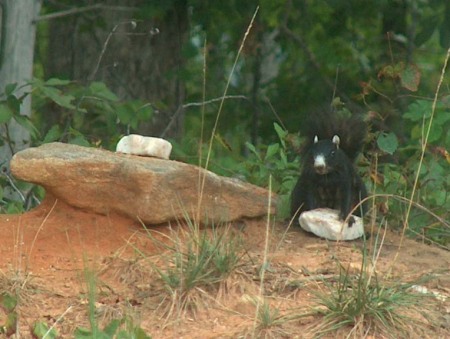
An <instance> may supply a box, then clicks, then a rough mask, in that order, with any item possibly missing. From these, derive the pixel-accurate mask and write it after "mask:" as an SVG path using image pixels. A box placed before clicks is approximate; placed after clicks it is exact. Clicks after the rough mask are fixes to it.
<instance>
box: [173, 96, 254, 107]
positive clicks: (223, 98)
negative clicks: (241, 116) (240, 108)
mask: <svg viewBox="0 0 450 339" xmlns="http://www.w3.org/2000/svg"><path fill="white" fill-rule="evenodd" d="M227 99H243V100H248V98H247V97H246V96H245V95H225V96H222V97H218V98H214V99H210V100H207V101H203V102H191V103H187V104H184V105H183V106H182V107H183V108H188V107H195V106H204V105H209V104H213V103H215V102H219V101H222V100H227Z"/></svg>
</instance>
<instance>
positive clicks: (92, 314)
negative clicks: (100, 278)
mask: <svg viewBox="0 0 450 339" xmlns="http://www.w3.org/2000/svg"><path fill="white" fill-rule="evenodd" d="M84 275H85V280H86V287H87V295H88V307H89V308H88V316H89V325H90V328H84V327H77V328H76V330H75V333H74V337H75V339H83V338H89V339H101V338H104V339H108V338H123V339H127V338H130V339H131V338H142V339H150V338H151V337H150V336H148V335H147V334H146V333H145V331H144V330H143V329H142V328H141V327H139V326H136V325H135V324H134V322H133V319H132V318H131V317H130V316H123V317H121V318H118V319H117V318H116V319H112V320H111V321H110V322H109V323H108V324H106V326H105V327H103V328H100V325H99V321H98V319H97V315H96V306H95V300H96V296H97V276H96V273H95V272H94V271H93V270H91V269H89V268H87V267H86V268H85V270H84Z"/></svg>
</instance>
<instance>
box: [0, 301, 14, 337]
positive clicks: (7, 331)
mask: <svg viewBox="0 0 450 339" xmlns="http://www.w3.org/2000/svg"><path fill="white" fill-rule="evenodd" d="M16 306H17V297H16V296H14V295H12V294H10V293H8V292H2V293H1V294H0V309H1V310H2V311H3V313H4V314H5V318H3V319H2V322H3V323H1V324H0V334H4V335H6V336H7V337H9V336H11V335H12V334H14V333H16V327H17V311H16Z"/></svg>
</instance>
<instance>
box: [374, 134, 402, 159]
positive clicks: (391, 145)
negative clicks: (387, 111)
mask: <svg viewBox="0 0 450 339" xmlns="http://www.w3.org/2000/svg"><path fill="white" fill-rule="evenodd" d="M377 145H378V147H379V148H380V149H381V150H382V151H384V152H386V153H388V154H394V152H395V151H396V150H397V147H398V141H397V136H396V135H395V134H394V133H392V132H391V133H387V134H386V133H381V134H380V135H379V136H378V139H377Z"/></svg>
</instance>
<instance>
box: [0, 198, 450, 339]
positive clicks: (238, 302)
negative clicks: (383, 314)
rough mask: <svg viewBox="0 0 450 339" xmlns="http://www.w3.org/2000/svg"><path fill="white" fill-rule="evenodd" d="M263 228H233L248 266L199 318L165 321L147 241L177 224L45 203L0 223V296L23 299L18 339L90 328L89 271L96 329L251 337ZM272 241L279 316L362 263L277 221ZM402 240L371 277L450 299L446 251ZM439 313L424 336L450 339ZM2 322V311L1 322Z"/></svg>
mask: <svg viewBox="0 0 450 339" xmlns="http://www.w3.org/2000/svg"><path fill="white" fill-rule="evenodd" d="M265 225H266V222H265V220H259V221H258V220H250V221H242V222H239V223H235V224H234V225H233V226H232V227H233V229H234V230H235V231H236V232H239V234H241V235H242V238H243V240H244V248H245V258H244V260H245V264H243V265H242V266H241V267H240V269H239V272H238V273H237V274H235V275H234V276H233V277H231V279H229V281H228V282H227V284H225V285H223V286H222V287H221V289H220V290H219V291H216V292H215V294H214V295H211V296H210V297H209V298H208V297H206V298H205V297H204V296H203V297H202V300H203V301H202V302H199V305H200V307H198V310H197V312H196V313H195V314H190V313H187V314H185V316H184V317H180V318H178V319H173V318H171V319H168V318H164V317H163V316H162V314H163V311H164V310H163V309H162V307H161V295H159V292H160V290H158V288H157V285H156V282H155V279H156V272H155V270H154V267H153V265H154V263H156V262H158V261H160V260H161V258H160V257H159V255H160V254H161V247H159V246H156V245H155V240H154V239H153V240H152V238H158V239H162V240H164V239H166V240H167V237H168V236H170V234H171V233H170V232H173V229H174V228H177V227H181V226H179V225H173V224H172V225H170V226H169V225H160V226H157V227H152V228H151V229H150V230H146V229H145V228H144V227H143V226H142V225H140V224H138V223H136V222H133V221H130V220H129V219H126V218H123V217H120V216H116V215H106V216H102V215H95V214H91V213H86V212H84V211H81V210H77V209H74V208H72V207H70V206H67V205H65V204H64V203H62V202H61V201H55V200H54V199H46V200H45V201H44V203H43V204H42V205H41V206H39V207H38V208H36V209H34V210H33V211H30V212H28V213H25V214H23V215H2V216H0V234H1V235H2V241H1V245H0V257H1V258H2V260H1V262H0V265H1V266H0V269H1V285H0V290H13V291H15V292H17V294H18V295H19V302H18V306H17V312H18V324H19V327H18V331H19V334H20V335H21V336H22V337H29V335H30V334H29V333H30V330H29V327H30V326H31V324H32V323H33V322H35V321H43V322H45V323H47V324H48V325H50V326H51V325H53V324H56V325H55V327H56V328H57V330H58V333H59V334H60V335H61V336H62V337H71V336H73V334H72V333H73V331H74V330H75V328H77V327H79V326H85V327H89V325H88V324H89V322H88V297H87V281H88V280H89V278H87V276H86V275H85V272H86V271H90V272H94V275H95V277H96V281H97V297H96V310H97V311H96V314H97V316H98V317H99V318H98V319H99V322H100V323H102V324H106V323H108V322H109V321H110V320H111V319H112V318H116V317H122V316H123V315H124V314H128V315H132V317H133V319H134V322H135V323H136V324H138V325H139V326H140V327H141V328H143V329H144V330H145V331H146V332H147V333H148V334H150V335H152V337H153V338H170V337H174V338H181V337H183V338H200V337H201V338H217V337H220V338H235V337H251V336H252V334H253V333H254V332H253V331H254V315H255V300H257V298H258V293H259V288H260V277H259V274H258V272H259V269H260V268H261V267H262V266H263V256H264V247H265V242H266V236H265ZM149 234H150V235H151V236H149ZM380 239H381V236H380ZM269 241H270V244H269V249H270V250H269V251H268V253H267V255H268V262H269V263H270V264H266V265H264V266H267V267H266V268H267V270H266V276H265V281H264V282H265V284H264V287H265V294H266V296H267V298H268V300H269V301H270V304H271V305H272V306H273V307H275V308H276V309H277V312H279V313H280V314H281V315H282V314H285V313H286V312H288V311H289V310H292V309H294V308H298V307H303V306H305V307H306V306H308V305H309V304H311V295H310V292H309V290H308V288H307V287H308V285H317V286H319V288H320V284H321V281H322V280H323V279H327V278H329V277H333V276H335V275H336V274H337V272H338V270H339V269H338V267H337V265H336V260H337V259H338V260H339V261H340V262H341V263H342V264H343V265H344V266H345V267H347V268H350V270H353V271H354V272H357V271H358V270H359V269H360V266H361V249H362V247H363V241H362V240H359V241H354V242H345V243H344V242H341V243H336V242H328V241H324V240H321V239H318V238H316V237H314V236H311V235H308V234H306V233H304V232H303V231H301V230H299V229H289V230H287V231H286V225H284V224H277V225H275V226H273V227H272V228H271V230H270V237H269ZM399 243H400V237H399V236H398V235H396V234H394V233H392V232H387V234H386V237H385V239H384V243H383V247H382V250H381V251H380V252H379V253H378V261H377V267H376V270H377V272H379V273H380V274H382V273H384V272H390V275H389V276H390V278H392V279H394V280H395V279H401V280H402V281H405V282H406V281H411V280H413V279H415V278H417V277H419V276H422V275H424V274H430V273H433V274H435V278H433V279H431V280H430V281H429V282H428V283H427V284H426V286H427V288H428V290H430V291H434V292H435V293H439V295H441V296H449V295H450V277H449V274H448V273H449V267H450V252H448V251H445V250H441V249H439V248H435V247H432V246H428V245H425V244H421V243H418V242H415V241H412V240H405V241H404V242H403V248H402V249H401V251H398V244H399ZM397 253H399V254H398V257H397V258H396V259H395V262H393V260H394V258H395V257H396V254H397ZM207 292H208V291H202V292H199V293H204V294H207ZM436 310H437V312H440V314H441V317H440V318H439V319H440V320H439V321H440V323H439V324H438V325H437V326H436V327H435V328H433V329H431V328H430V329H428V330H429V331H432V332H428V334H427V335H430V336H431V337H435V336H440V337H446V336H447V337H450V332H449V328H450V321H449V317H450V316H449V312H450V302H449V299H448V298H447V300H446V301H438V300H436ZM165 312H166V313H167V309H165ZM172 312H174V311H173V310H172ZM2 319H3V317H1V312H0V322H1V321H2ZM280 319H281V318H280ZM316 320H317V319H316V318H314V317H307V318H303V319H302V320H298V321H294V322H292V321H291V322H286V323H281V324H278V325H277V326H274V327H272V328H271V329H267V331H266V332H264V335H266V336H269V337H270V336H272V337H296V336H297V337H308V336H310V335H312V334H311V333H310V334H309V335H308V334H305V333H308V332H305V329H307V328H309V327H308V326H310V325H311V324H312V323H314V321H316ZM300 333H303V334H302V335H301V334H300ZM261 335H262V334H261Z"/></svg>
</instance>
